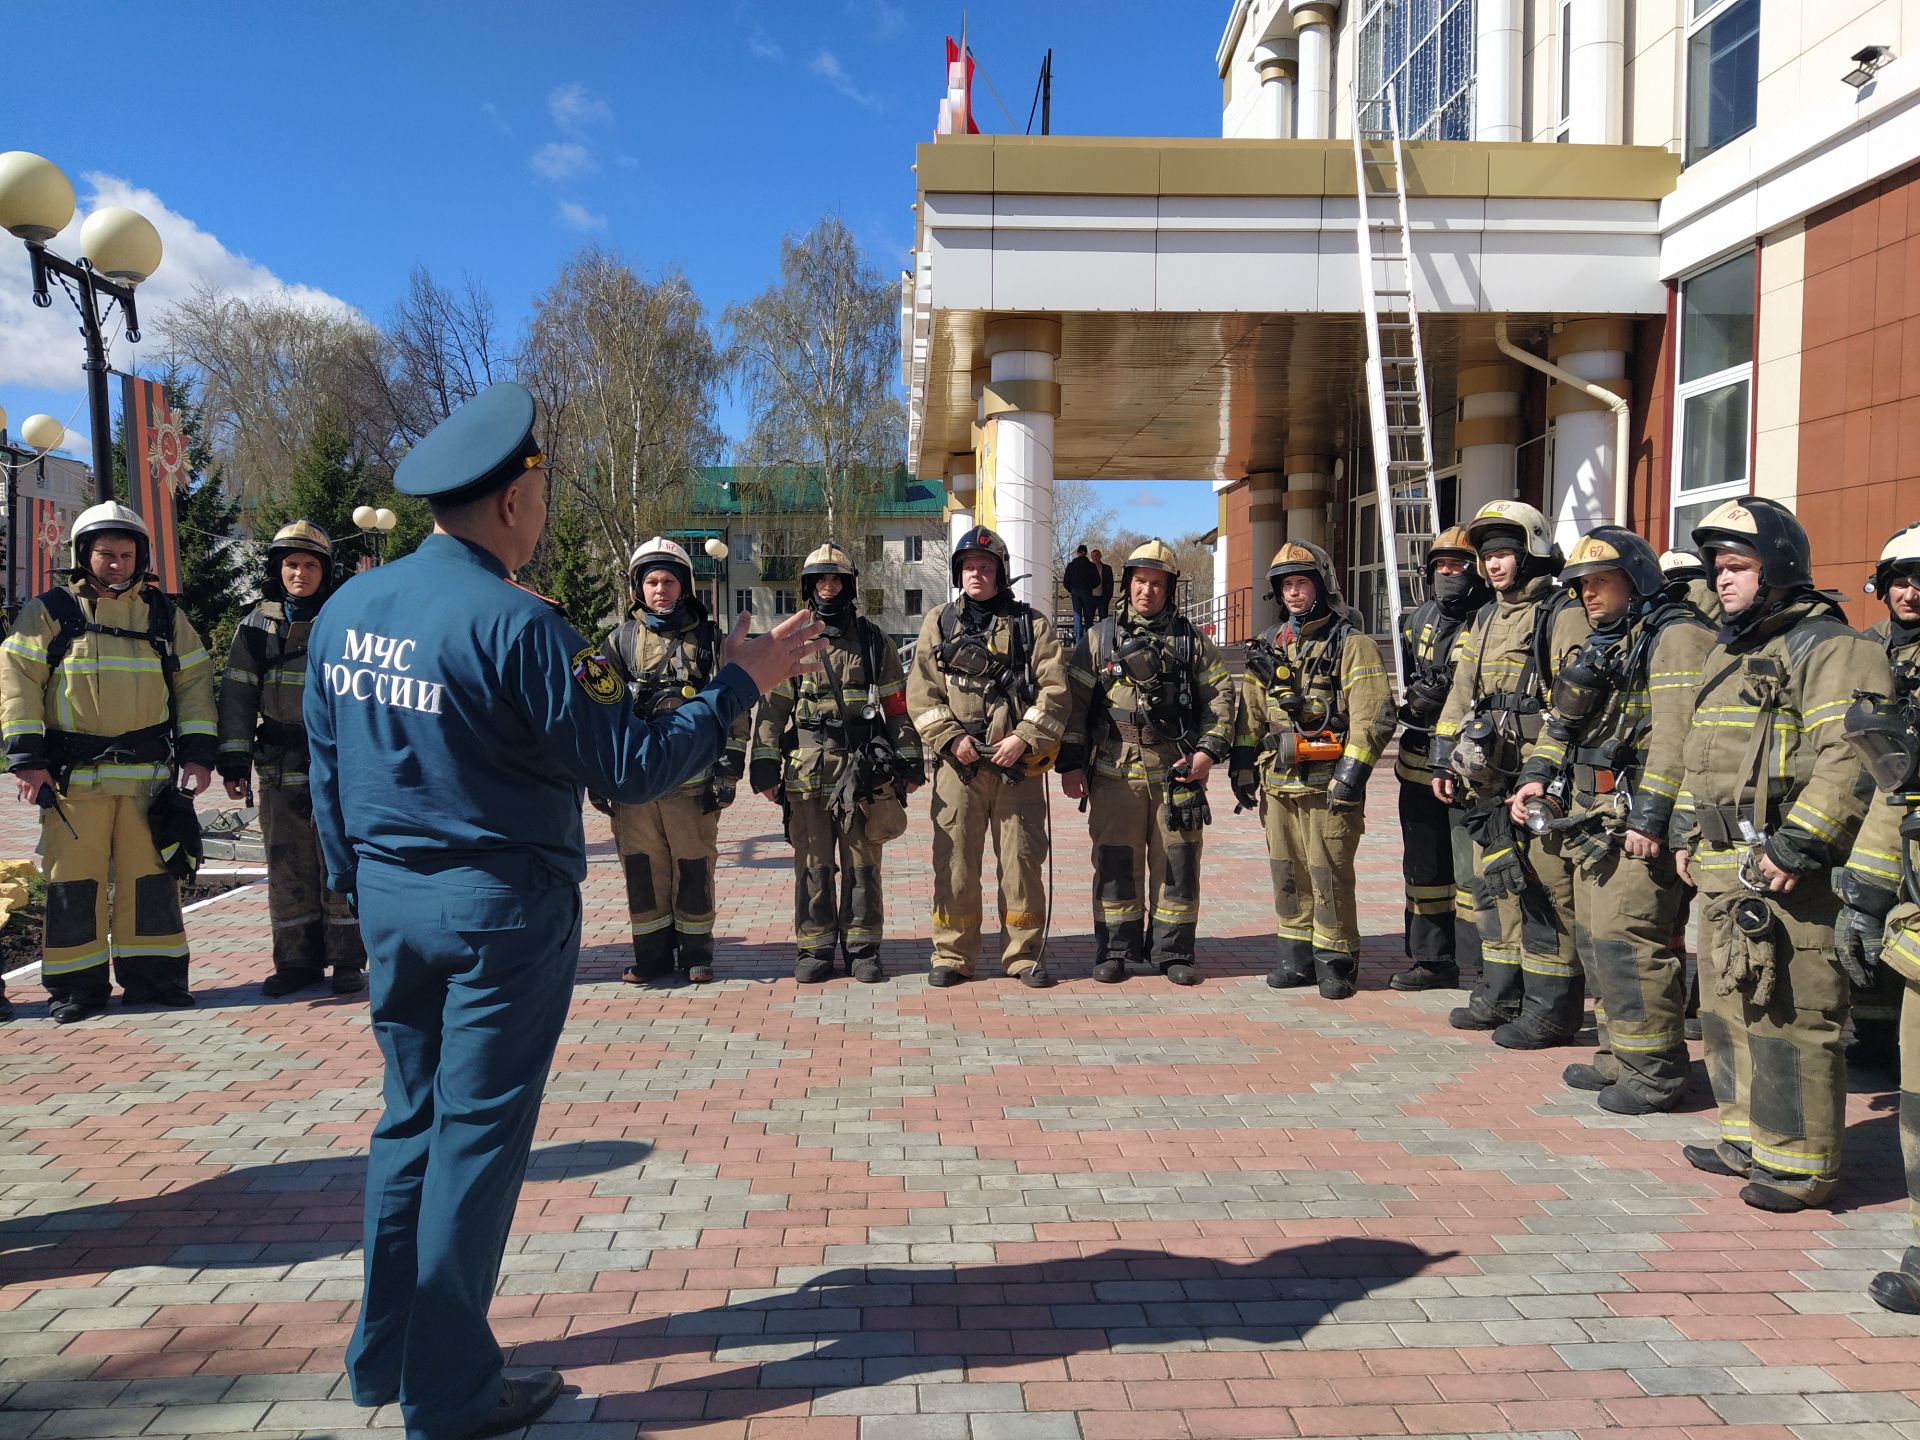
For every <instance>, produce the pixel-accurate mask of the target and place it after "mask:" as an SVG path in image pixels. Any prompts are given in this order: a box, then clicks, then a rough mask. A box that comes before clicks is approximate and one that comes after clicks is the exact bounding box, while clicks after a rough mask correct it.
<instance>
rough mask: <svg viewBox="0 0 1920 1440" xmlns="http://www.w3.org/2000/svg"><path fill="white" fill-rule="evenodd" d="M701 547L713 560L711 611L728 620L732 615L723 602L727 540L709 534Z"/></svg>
mask: <svg viewBox="0 0 1920 1440" xmlns="http://www.w3.org/2000/svg"><path fill="white" fill-rule="evenodd" d="M701 549H703V550H705V551H706V552H707V558H708V559H710V560H712V561H713V613H714V614H716V615H718V616H719V617H720V618H721V619H722V620H723V621H730V620H731V619H732V618H733V617H732V616H731V615H730V614H729V613H728V611H727V609H726V606H725V604H724V602H725V600H726V597H727V564H726V561H727V553H728V552H727V542H726V541H724V540H722V539H721V538H720V537H719V536H718V535H710V536H708V537H707V543H706V544H705V545H703V546H701ZM722 628H724V626H723V627H722Z"/></svg>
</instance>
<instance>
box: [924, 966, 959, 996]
mask: <svg viewBox="0 0 1920 1440" xmlns="http://www.w3.org/2000/svg"><path fill="white" fill-rule="evenodd" d="M966 978H967V977H966V976H965V975H963V974H961V973H960V970H959V968H958V967H957V966H953V965H936V966H934V967H933V973H932V974H931V975H929V976H927V983H928V984H929V985H938V986H940V987H941V989H943V990H944V989H945V988H946V987H947V986H949V985H960V984H964V983H965V982H966Z"/></svg>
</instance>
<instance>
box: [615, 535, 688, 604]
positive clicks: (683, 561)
mask: <svg viewBox="0 0 1920 1440" xmlns="http://www.w3.org/2000/svg"><path fill="white" fill-rule="evenodd" d="M663 568H664V569H667V570H671V571H673V572H674V575H675V576H676V578H678V580H679V581H680V591H681V593H682V594H690V593H691V592H692V590H693V561H692V560H690V559H688V558H687V552H686V551H685V550H682V549H681V548H680V547H679V546H678V545H676V544H674V542H673V541H671V540H669V539H667V537H666V536H664V535H656V536H654V537H653V538H652V539H651V540H648V541H645V542H643V543H642V544H641V545H639V546H638V547H637V548H636V549H635V550H634V552H633V558H632V559H631V560H629V561H627V580H628V583H630V584H631V585H632V586H633V593H634V594H636V595H638V594H639V593H640V582H641V581H642V580H643V579H645V578H646V574H647V572H648V571H649V570H659V569H663Z"/></svg>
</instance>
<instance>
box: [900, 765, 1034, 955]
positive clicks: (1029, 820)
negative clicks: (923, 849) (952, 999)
mask: <svg viewBox="0 0 1920 1440" xmlns="http://www.w3.org/2000/svg"><path fill="white" fill-rule="evenodd" d="M929 778H930V779H931V780H932V782H933V784H932V789H933V966H934V968H935V969H936V970H937V969H940V968H941V967H943V966H944V967H948V968H951V969H955V970H958V971H959V972H960V973H961V974H962V975H971V974H973V967H974V964H975V962H977V961H978V960H979V958H980V912H981V900H982V897H981V894H980V857H981V853H982V850H983V849H984V847H985V845H986V840H987V836H988V835H989V834H991V835H992V836H993V856H994V861H995V863H996V864H997V866H998V867H999V871H1000V897H999V899H1000V930H1001V936H1002V939H1001V950H1000V964H1001V967H1002V968H1003V969H1004V970H1005V971H1006V972H1007V974H1009V975H1023V974H1025V973H1026V972H1027V971H1028V970H1031V969H1032V968H1033V967H1034V966H1035V965H1037V964H1039V963H1040V960H1041V955H1042V950H1043V948H1044V946H1045V943H1046V927H1047V884H1046V874H1047V851H1048V841H1047V790H1046V780H1045V778H1044V777H1042V776H1037V775H1035V776H1029V777H1028V778H1026V779H1024V780H1022V781H1020V782H1019V783H1018V784H1015V785H1009V784H1007V783H1006V782H1005V781H1004V780H1002V779H1000V777H999V776H998V775H996V774H994V773H993V772H992V771H990V770H987V769H986V768H985V767H982V768H981V769H980V770H979V771H978V772H977V773H976V774H975V776H974V778H973V780H972V781H971V782H968V781H967V780H966V779H964V778H963V777H962V776H961V774H960V772H959V771H958V770H956V769H955V768H954V767H953V765H952V764H951V763H949V762H948V761H945V760H942V761H941V762H940V763H939V764H938V765H936V766H935V767H934V770H933V774H932V776H931V777H929Z"/></svg>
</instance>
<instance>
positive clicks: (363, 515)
mask: <svg viewBox="0 0 1920 1440" xmlns="http://www.w3.org/2000/svg"><path fill="white" fill-rule="evenodd" d="M353 523H354V525H355V526H356V527H357V528H358V529H359V531H360V534H361V536H362V538H364V539H365V540H366V542H367V557H368V558H369V559H371V560H373V563H374V564H376V565H378V564H380V563H382V562H383V561H385V560H386V558H387V532H388V531H389V530H391V529H393V527H394V526H396V525H398V524H399V523H400V517H399V516H398V515H396V514H394V513H393V511H391V510H389V509H387V507H386V506H384V505H382V506H381V507H380V508H379V509H378V510H376V509H374V508H373V506H371V505H360V506H357V507H355V509H354V512H353ZM376 552H377V554H378V558H377V559H375V558H374V557H375V555H376Z"/></svg>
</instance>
